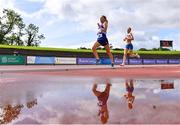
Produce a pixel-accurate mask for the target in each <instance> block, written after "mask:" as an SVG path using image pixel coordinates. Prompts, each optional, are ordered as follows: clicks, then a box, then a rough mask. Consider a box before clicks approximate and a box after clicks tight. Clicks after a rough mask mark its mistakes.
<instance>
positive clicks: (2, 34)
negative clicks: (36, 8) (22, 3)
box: [0, 9, 22, 44]
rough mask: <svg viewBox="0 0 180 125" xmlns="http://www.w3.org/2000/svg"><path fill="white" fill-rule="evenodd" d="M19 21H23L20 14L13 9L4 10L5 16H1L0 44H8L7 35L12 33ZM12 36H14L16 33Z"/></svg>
mask: <svg viewBox="0 0 180 125" xmlns="http://www.w3.org/2000/svg"><path fill="white" fill-rule="evenodd" d="M19 23H22V18H21V17H20V15H19V14H17V13H16V12H14V11H13V10H8V9H4V10H3V16H2V17H0V44H8V41H6V35H9V34H10V33H12V32H13V29H14V27H15V26H16V25H18V24H19ZM9 37H10V36H9ZM12 37H13V38H14V33H13V35H12ZM8 39H9V38H8Z"/></svg>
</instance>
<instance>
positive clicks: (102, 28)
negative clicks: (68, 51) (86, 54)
mask: <svg viewBox="0 0 180 125" xmlns="http://www.w3.org/2000/svg"><path fill="white" fill-rule="evenodd" d="M100 22H101V24H99V23H98V28H99V32H98V33H97V35H98V38H97V41H96V42H95V44H94V46H93V47H92V50H93V54H94V56H95V58H96V64H99V63H100V59H99V56H98V53H97V50H96V49H97V48H98V47H99V46H104V48H105V49H106V53H107V54H108V56H109V58H110V59H111V66H112V67H114V58H113V55H112V53H111V51H110V47H109V43H108V39H107V37H106V33H107V28H108V20H107V18H106V16H101V18H100Z"/></svg>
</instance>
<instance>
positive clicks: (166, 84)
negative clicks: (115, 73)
mask: <svg viewBox="0 0 180 125" xmlns="http://www.w3.org/2000/svg"><path fill="white" fill-rule="evenodd" d="M179 83H180V79H131V78H129V79H123V78H93V77H88V78H76V77H57V76H51V77H47V76H33V75H32V76H31V75H28V76H26V75H24V76H23V77H22V75H5V74H4V75H3V76H2V77H1V83H0V92H1V94H0V123H1V124H2V123H13V124H15V123H17V124H28V123H31V124H38V123H43V124H48V123H51V124H56V123H57V124H71V123H72V124H101V123H104V124H105V123H109V124H114V123H116V124H120V123H122V124H132V123H136V124H146V123H149V124H154V123H156V124H160V123H162V124H166V123H169V124H173V123H180V119H179V118H178V116H180V105H179V104H180V84H179Z"/></svg>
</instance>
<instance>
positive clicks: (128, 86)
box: [124, 79, 135, 109]
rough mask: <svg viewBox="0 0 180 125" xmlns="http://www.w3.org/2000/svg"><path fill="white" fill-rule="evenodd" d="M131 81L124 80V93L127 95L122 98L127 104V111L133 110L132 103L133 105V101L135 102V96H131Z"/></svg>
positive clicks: (132, 88)
mask: <svg viewBox="0 0 180 125" xmlns="http://www.w3.org/2000/svg"><path fill="white" fill-rule="evenodd" d="M133 84H134V83H133V80H132V79H131V80H126V83H125V85H126V91H127V93H126V94H125V95H124V97H125V98H126V100H127V103H128V108H129V109H132V108H133V103H134V100H135V96H134V95H133V91H134V85H133Z"/></svg>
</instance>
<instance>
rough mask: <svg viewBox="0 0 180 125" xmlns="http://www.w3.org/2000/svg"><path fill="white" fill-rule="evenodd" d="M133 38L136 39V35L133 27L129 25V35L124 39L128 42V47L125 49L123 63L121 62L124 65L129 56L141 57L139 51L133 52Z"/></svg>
mask: <svg viewBox="0 0 180 125" xmlns="http://www.w3.org/2000/svg"><path fill="white" fill-rule="evenodd" d="M133 40H134V36H133V34H132V32H131V27H129V28H128V29H127V36H126V37H125V38H124V41H125V42H126V43H127V44H126V48H125V49H124V56H123V63H122V64H121V66H124V65H125V64H126V58H127V56H130V57H136V58H140V56H139V55H138V54H137V53H133V44H132V41H133Z"/></svg>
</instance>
